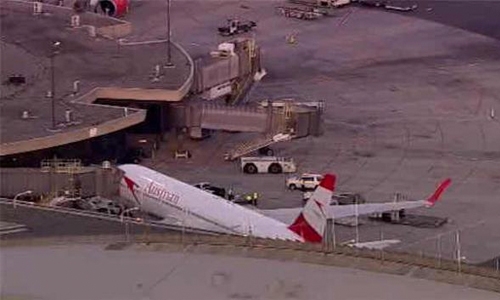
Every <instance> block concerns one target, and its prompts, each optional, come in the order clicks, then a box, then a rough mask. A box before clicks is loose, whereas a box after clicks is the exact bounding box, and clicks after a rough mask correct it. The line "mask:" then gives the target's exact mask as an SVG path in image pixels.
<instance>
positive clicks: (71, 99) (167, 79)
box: [0, 0, 320, 167]
mask: <svg viewBox="0 0 500 300" xmlns="http://www.w3.org/2000/svg"><path fill="white" fill-rule="evenodd" d="M0 13H1V15H2V18H1V21H0V22H1V24H0V26H1V27H2V33H3V34H2V39H1V41H0V46H1V49H0V50H1V60H2V61H1V63H2V74H1V77H2V78H1V87H2V95H1V102H0V110H1V121H0V139H1V145H0V166H1V167H40V166H41V162H42V161H43V160H45V159H49V158H66V159H75V158H77V159H80V160H81V161H82V163H83V164H84V165H87V164H91V163H94V164H95V163H101V162H102V161H104V160H109V161H111V162H116V163H127V162H133V161H134V155H136V151H137V149H138V148H137V143H142V144H141V149H144V148H146V149H154V148H156V147H158V145H159V144H160V142H161V141H164V137H165V133H167V132H172V131H173V132H182V133H183V134H186V135H188V136H190V137H192V138H203V137H204V131H206V130H218V129H224V130H229V131H238V132H241V131H243V132H260V133H262V134H269V133H272V134H273V133H278V132H280V131H283V130H290V129H291V130H292V131H293V132H295V134H296V135H297V136H305V135H308V134H319V132H320V129H319V125H318V124H319V123H318V120H319V119H320V115H319V113H318V110H317V109H313V110H311V109H308V108H307V107H305V108H304V107H302V108H294V109H283V108H282V107H281V108H280V107H275V106H272V105H271V106H268V107H263V106H248V105H244V106H241V105H240V104H242V103H243V102H245V100H246V99H245V94H246V93H247V91H248V90H249V89H250V87H251V86H252V84H253V83H254V82H255V81H256V80H260V78H262V76H263V75H265V71H264V70H263V68H262V67H261V65H260V49H259V47H258V46H257V45H256V43H255V40H253V39H250V38H238V39H234V40H230V41H227V42H225V43H222V44H221V45H219V46H218V47H217V49H216V50H215V51H212V52H210V55H207V56H204V57H200V58H197V59H194V60H193V59H192V58H191V57H190V55H189V54H188V53H187V52H186V51H185V50H184V49H183V48H182V47H181V46H180V45H178V44H176V43H174V42H171V43H166V42H161V41H159V42H141V41H137V42H123V40H120V39H121V38H123V37H125V36H127V35H128V34H129V33H130V32H131V30H132V24H130V23H129V22H126V21H123V20H118V19H114V18H108V17H106V16H104V15H99V14H94V13H88V12H83V13H76V12H75V11H73V10H72V9H70V8H66V7H60V6H54V5H49V4H43V3H39V4H37V5H35V6H34V5H33V2H30V1H15V0H4V1H2V7H1V8H0ZM20 23H22V24H23V26H19V24H20ZM167 47H169V48H170V49H167ZM167 50H169V51H170V53H171V55H170V56H169V57H170V61H169V60H168V59H167V55H166V53H167ZM207 52H209V51H208V49H207ZM290 112H292V114H293V113H295V112H296V114H295V115H294V121H293V122H291V121H290ZM285 119H286V120H285ZM284 123H286V126H284V125H283V124H284Z"/></svg>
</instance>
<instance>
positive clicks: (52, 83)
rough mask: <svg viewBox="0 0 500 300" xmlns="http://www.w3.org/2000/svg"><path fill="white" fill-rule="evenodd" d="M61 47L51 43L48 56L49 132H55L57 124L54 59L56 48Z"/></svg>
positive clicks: (58, 43) (58, 44) (57, 42)
mask: <svg viewBox="0 0 500 300" xmlns="http://www.w3.org/2000/svg"><path fill="white" fill-rule="evenodd" d="M60 45H61V42H59V41H56V42H54V43H52V52H51V54H50V98H51V102H52V103H51V104H52V127H51V128H50V130H51V131H57V124H56V95H55V93H56V91H55V90H56V79H55V77H56V75H55V72H54V58H55V56H56V54H57V53H58V48H59V46H60Z"/></svg>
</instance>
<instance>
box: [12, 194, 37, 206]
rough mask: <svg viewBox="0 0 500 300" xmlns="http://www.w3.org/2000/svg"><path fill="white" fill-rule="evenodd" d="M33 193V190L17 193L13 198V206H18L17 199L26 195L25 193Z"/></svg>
mask: <svg viewBox="0 0 500 300" xmlns="http://www.w3.org/2000/svg"><path fill="white" fill-rule="evenodd" d="M31 193H33V191H31V190H27V191H24V192H21V193H19V194H17V195H16V196H14V199H13V200H12V206H13V207H14V208H16V200H17V198H19V197H21V196H24V195H29V194H31Z"/></svg>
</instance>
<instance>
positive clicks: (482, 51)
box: [1, 1, 500, 299]
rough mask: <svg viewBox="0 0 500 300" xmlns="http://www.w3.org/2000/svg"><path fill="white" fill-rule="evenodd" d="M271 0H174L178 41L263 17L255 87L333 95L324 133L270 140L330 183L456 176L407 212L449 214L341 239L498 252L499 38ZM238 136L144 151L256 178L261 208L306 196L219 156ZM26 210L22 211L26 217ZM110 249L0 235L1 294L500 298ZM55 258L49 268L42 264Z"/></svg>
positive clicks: (147, 25) (176, 165)
mask: <svg viewBox="0 0 500 300" xmlns="http://www.w3.org/2000/svg"><path fill="white" fill-rule="evenodd" d="M242 5H244V6H245V7H247V8H244V7H243V6H242ZM273 5H274V3H273V2H260V1H258V2H255V1H252V2H249V1H246V2H197V1H196V2H190V1H188V2H176V3H174V5H173V6H172V17H173V20H172V21H173V22H172V23H173V37H174V40H175V41H176V42H179V43H180V44H181V45H182V46H184V47H185V48H186V49H187V50H188V51H189V53H190V54H191V55H192V56H196V54H197V53H200V54H201V53H206V52H207V49H209V48H210V47H215V46H214V45H216V44H217V43H218V42H221V41H223V40H224V39H223V38H221V37H218V36H217V35H216V27H217V26H218V25H220V24H221V23H222V22H223V21H224V20H225V18H227V17H230V16H235V15H236V16H241V17H242V18H247V19H251V20H256V21H257V23H258V27H257V30H256V31H255V32H254V33H253V34H255V37H256V38H257V42H258V43H259V45H261V46H262V49H263V58H264V62H263V66H264V67H265V68H266V70H267V72H268V75H267V76H266V77H264V79H263V81H262V82H261V83H259V85H258V86H257V87H256V88H255V89H254V91H253V93H252V94H251V95H250V99H252V100H254V101H256V100H262V99H263V98H273V99H275V98H280V97H285V96H294V97H297V98H299V99H307V100H311V101H314V100H325V101H326V104H327V111H326V113H325V122H324V128H325V134H324V135H323V136H321V137H308V138H304V139H298V140H294V141H292V142H289V143H283V144H281V145H278V146H277V147H276V150H277V152H278V154H279V155H284V156H291V157H293V158H294V159H296V161H297V162H298V163H299V172H304V171H309V172H318V173H324V172H335V173H336V174H337V175H338V176H339V181H338V190H340V191H351V192H361V193H363V195H364V196H365V197H366V198H367V200H368V202H380V201H391V200H392V198H393V195H394V193H395V192H401V193H403V194H405V195H408V196H409V197H411V198H422V197H426V195H428V194H430V193H431V192H432V191H433V189H434V188H435V186H436V185H437V183H438V182H439V181H440V180H442V179H444V178H446V177H451V178H452V179H453V184H452V186H451V187H450V189H449V191H447V192H446V193H445V194H444V195H443V199H442V201H441V202H440V203H438V204H437V205H436V206H435V207H434V208H433V209H431V210H426V209H421V210H417V211H416V212H415V213H422V214H428V215H431V216H438V217H448V218H449V219H450V222H449V223H448V224H446V225H444V226H443V227H440V228H439V229H421V228H413V227H408V226H400V225H392V224H384V223H374V222H369V221H367V222H366V224H365V225H363V226H361V227H359V231H358V232H357V234H356V231H355V230H354V229H352V228H343V227H341V226H336V227H335V228H336V238H337V239H338V242H342V241H347V240H350V239H355V238H356V236H357V237H358V238H359V240H360V241H361V242H364V241H371V240H378V239H380V238H384V239H399V240H401V241H402V243H401V244H399V245H396V246H393V249H394V250H401V251H410V252H413V253H417V254H422V255H434V256H440V257H443V258H451V259H453V258H456V254H457V248H458V247H457V245H458V246H459V248H460V250H461V251H460V252H461V255H462V259H465V260H466V261H467V262H470V263H480V262H483V261H487V260H491V259H492V258H494V257H498V255H499V252H500V233H499V232H498V228H500V220H499V219H498V208H499V205H500V204H499V201H500V196H498V195H500V173H499V170H500V160H499V158H500V154H499V152H498V149H500V131H499V125H500V122H499V121H498V116H497V114H498V113H497V111H499V109H500V99H499V96H498V95H500V80H499V79H500V54H499V52H498V49H499V47H500V42H499V41H498V40H495V39H492V38H490V37H487V36H484V35H478V34H475V33H471V32H467V31H465V30H462V29H457V28H453V27H448V26H445V25H441V24H438V23H435V22H429V21H426V20H422V19H419V18H414V17H412V16H409V15H402V14H401V15H400V14H393V13H388V12H384V11H378V10H369V9H356V10H355V12H350V9H344V10H340V11H339V12H338V15H336V16H335V17H331V18H325V19H322V20H317V21H311V22H305V21H301V20H295V19H285V18H283V17H281V16H278V15H276V14H275V13H274V11H273ZM163 7H164V3H163V2H155V1H151V2H145V1H144V2H142V1H141V2H133V3H132V7H131V9H132V11H131V14H130V15H128V16H127V17H126V18H127V19H128V20H131V21H132V22H133V23H134V24H135V23H136V22H137V23H139V21H141V26H136V27H134V30H133V34H132V36H131V37H130V38H129V39H130V40H154V39H161V38H164V37H165V30H164V27H163V25H161V26H160V25H158V24H163V23H164V19H163V18H164V15H163V14H160V13H157V12H159V11H161V10H162V9H163ZM290 34H295V35H296V37H297V43H296V44H288V43H287V42H286V36H288V35H290ZM88 61H92V60H91V58H89V60H88ZM2 101H3V100H2ZM248 138H250V135H247V134H230V133H225V132H222V133H217V134H215V135H214V136H213V137H212V138H210V139H207V140H204V141H201V142H197V143H194V142H190V141H186V142H185V144H186V146H187V147H189V150H191V152H192V153H193V158H192V159H191V160H186V161H184V160H177V161H174V160H173V158H172V152H171V150H172V149H171V145H170V144H167V146H166V147H162V148H160V152H159V153H157V155H156V156H155V158H154V160H152V161H148V162H146V163H145V164H146V165H149V166H152V167H153V168H155V169H157V170H159V171H162V172H164V173H166V174H168V175H171V176H173V177H176V178H178V179H181V180H185V181H187V182H191V183H195V182H200V181H210V182H212V183H213V184H218V185H225V186H228V185H232V186H233V187H235V189H236V190H237V191H238V190H239V191H254V190H257V191H259V192H260V194H261V200H260V202H259V206H260V207H261V208H275V207H294V206H300V205H301V201H302V195H301V193H300V192H290V191H287V190H286V188H285V185H284V180H285V178H286V176H285V175H254V176H252V175H244V174H242V173H241V171H240V170H239V168H238V165H237V163H231V162H225V161H223V153H224V150H225V149H227V148H229V147H230V146H231V144H234V143H236V142H237V141H240V140H246V139H248ZM31 218H32V217H31V215H30V214H25V217H24V219H25V220H29V219H31ZM2 220H3V221H15V222H16V223H22V224H25V222H20V221H17V220H10V219H9V220H5V219H4V218H3V217H2ZM38 220H39V221H40V222H39V223H40V224H39V225H37V224H34V225H33V226H36V227H38V226H41V228H42V230H41V232H45V231H46V232H50V233H51V234H53V233H54V232H55V233H58V232H59V231H64V232H65V233H64V234H67V235H72V234H74V232H72V230H76V229H72V228H77V229H78V231H84V230H87V229H88V228H92V229H88V232H89V233H93V232H101V230H105V228H106V227H108V226H105V225H99V226H96V227H95V228H94V227H91V226H85V225H84V223H81V224H79V223H80V222H81V220H80V221H75V222H74V223H66V218H61V219H54V220H52V216H46V217H43V218H40V219H38ZM44 224H45V225H44ZM62 224H64V226H62ZM100 224H102V222H100ZM44 226H45V227H44ZM28 227H30V226H28ZM121 229H123V228H121V227H120V228H118V227H117V228H116V230H117V231H121ZM58 230H59V231H58ZM457 232H458V233H459V235H457ZM15 234H16V235H22V234H27V233H25V232H19V233H15ZM457 237H459V242H458V243H457ZM109 253H110V252H107V251H104V250H102V248H101V247H100V246H75V247H70V246H61V247H48V248H47V247H46V248H33V247H31V248H10V249H2V254H1V255H2V261H3V262H5V264H3V267H2V269H3V270H2V279H1V282H2V293H3V295H2V296H9V297H18V298H19V297H21V299H22V297H24V298H27V299H37V297H38V299H40V298H42V299H43V298H50V299H75V297H74V296H75V295H78V296H79V297H81V299H103V297H104V298H109V299H148V297H149V299H163V298H164V297H165V295H168V296H169V298H174V299H192V298H204V299H238V298H240V299H243V298H244V299H269V298H271V299H277V298H278V299H286V298H287V297H288V298H292V299H293V298H295V299H297V298H298V299H301V298H302V299H315V298H314V297H317V299H325V298H331V297H332V295H334V296H335V297H339V298H349V299H394V298H398V297H399V298H405V299H435V298H442V299H496V298H498V294H493V293H489V292H484V291H477V290H473V289H470V288H465V287H461V286H450V285H445V284H442V283H436V282H431V281H425V280H418V279H414V278H408V277H403V276H393V275H387V274H375V273H367V272H365V271H359V270H353V269H343V268H335V267H334V268H330V267H322V266H312V265H307V264H299V263H295V262H286V263H284V262H279V261H270V260H260V259H249V258H245V259H241V258H240V259H237V258H232V257H221V256H212V255H191V254H190V255H186V254H185V253H144V252H142V253H138V252H137V251H132V250H126V251H119V252H114V253H113V255H110V254H109ZM159 261H160V262H162V263H159ZM75 270H78V271H77V272H75ZM49 271H50V275H51V276H46V275H47V274H49V273H48V272H49ZM4 274H8V276H5V275H4ZM95 274H100V275H102V276H95ZM70 275H71V276H70ZM103 278H106V279H105V280H103ZM82 282H85V284H82ZM194 285H196V287H197V288H193V286H194ZM360 287H362V288H360Z"/></svg>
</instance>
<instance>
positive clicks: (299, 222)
mask: <svg viewBox="0 0 500 300" xmlns="http://www.w3.org/2000/svg"><path fill="white" fill-rule="evenodd" d="M335 181H336V177H335V175H333V174H326V175H325V176H324V177H323V180H321V182H320V184H319V186H318V187H317V188H316V190H315V191H314V193H313V194H312V196H311V197H310V198H309V200H308V201H307V203H306V205H305V206H304V208H303V210H302V212H301V213H300V215H299V216H298V217H297V219H295V221H294V222H293V223H292V225H290V226H289V227H288V229H290V230H291V231H293V232H295V233H296V234H298V235H300V236H301V237H302V238H303V239H304V241H306V242H311V243H320V242H321V241H322V240H323V233H324V231H325V226H326V219H327V216H326V207H327V206H328V205H330V201H331V199H332V194H333V190H334V189H335Z"/></svg>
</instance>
